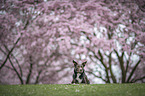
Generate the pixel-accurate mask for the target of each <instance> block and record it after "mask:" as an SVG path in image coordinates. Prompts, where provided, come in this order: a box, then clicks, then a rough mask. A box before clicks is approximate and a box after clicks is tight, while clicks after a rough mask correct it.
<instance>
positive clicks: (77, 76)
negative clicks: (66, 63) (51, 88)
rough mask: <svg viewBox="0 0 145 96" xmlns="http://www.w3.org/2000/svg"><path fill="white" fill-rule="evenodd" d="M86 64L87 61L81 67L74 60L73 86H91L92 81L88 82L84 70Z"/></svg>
mask: <svg viewBox="0 0 145 96" xmlns="http://www.w3.org/2000/svg"><path fill="white" fill-rule="evenodd" d="M86 63H87V61H86V62H83V63H82V64H81V65H79V64H78V63H77V62H75V61H74V60H73V64H74V74H73V80H72V82H71V83H72V84H90V81H89V80H88V78H87V75H86V74H85V70H84V67H85V65H86Z"/></svg>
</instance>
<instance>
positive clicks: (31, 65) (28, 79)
mask: <svg viewBox="0 0 145 96" xmlns="http://www.w3.org/2000/svg"><path fill="white" fill-rule="evenodd" d="M32 69H33V63H32V57H31V56H30V68H29V73H28V75H27V80H26V84H29V82H30V77H31V74H32Z"/></svg>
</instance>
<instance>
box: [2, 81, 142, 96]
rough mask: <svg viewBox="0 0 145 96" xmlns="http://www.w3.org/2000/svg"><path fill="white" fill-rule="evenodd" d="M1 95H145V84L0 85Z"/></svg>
mask: <svg viewBox="0 0 145 96" xmlns="http://www.w3.org/2000/svg"><path fill="white" fill-rule="evenodd" d="M0 96H145V84H90V85H85V84H80V85H71V84H70V85H67V84H50V85H0Z"/></svg>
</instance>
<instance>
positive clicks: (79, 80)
mask: <svg viewBox="0 0 145 96" xmlns="http://www.w3.org/2000/svg"><path fill="white" fill-rule="evenodd" d="M80 75H81V74H80V73H78V74H77V78H76V79H77V80H78V82H79V83H81V82H82V79H80V78H79V76H80Z"/></svg>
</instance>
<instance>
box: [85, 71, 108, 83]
mask: <svg viewBox="0 0 145 96" xmlns="http://www.w3.org/2000/svg"><path fill="white" fill-rule="evenodd" d="M86 72H87V73H89V74H92V75H93V76H95V77H97V78H100V79H102V80H103V81H104V82H106V83H107V80H105V79H103V77H102V76H97V75H96V74H94V73H93V72H90V71H86Z"/></svg>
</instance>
